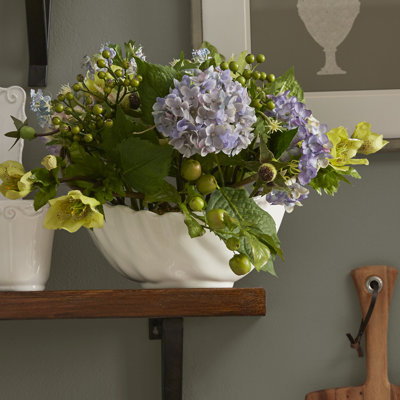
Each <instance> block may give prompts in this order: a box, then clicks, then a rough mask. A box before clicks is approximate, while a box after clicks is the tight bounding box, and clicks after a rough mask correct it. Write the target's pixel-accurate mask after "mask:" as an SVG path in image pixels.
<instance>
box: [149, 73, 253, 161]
mask: <svg viewBox="0 0 400 400" xmlns="http://www.w3.org/2000/svg"><path fill="white" fill-rule="evenodd" d="M193 74H194V75H193V76H188V75H184V76H183V78H182V79H181V81H178V80H174V88H173V89H170V93H169V94H168V95H167V96H165V97H163V98H157V101H156V103H155V104H154V106H153V110H154V112H153V116H154V121H155V124H156V127H157V129H158V131H159V132H161V133H162V134H163V135H164V136H166V137H169V138H170V141H169V143H170V144H171V145H172V146H173V147H174V148H175V149H176V150H178V151H179V152H180V153H181V154H183V155H184V156H185V157H190V156H192V155H194V154H200V155H202V156H206V155H207V154H210V153H219V152H221V151H222V152H224V153H225V154H227V155H235V154H238V153H239V152H240V151H241V150H243V149H245V148H246V147H248V145H249V144H250V143H251V142H252V140H253V139H254V133H253V128H252V125H253V124H254V123H255V121H256V117H255V110H254V108H253V107H250V102H251V100H250V97H249V95H248V93H247V89H246V88H244V87H243V86H242V85H241V84H240V83H238V82H235V81H233V80H232V77H231V75H230V71H229V70H226V71H221V69H219V68H216V69H214V68H213V67H210V68H208V69H207V70H205V71H201V70H194V71H193Z"/></svg>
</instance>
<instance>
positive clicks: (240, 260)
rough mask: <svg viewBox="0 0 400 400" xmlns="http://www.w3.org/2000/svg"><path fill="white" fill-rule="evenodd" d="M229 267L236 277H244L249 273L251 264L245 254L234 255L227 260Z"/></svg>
mask: <svg viewBox="0 0 400 400" xmlns="http://www.w3.org/2000/svg"><path fill="white" fill-rule="evenodd" d="M229 266H230V267H231V270H232V271H233V272H234V273H235V274H236V275H246V274H248V273H249V272H250V271H251V262H250V259H249V257H247V256H246V255H245V254H235V255H234V256H233V257H232V258H231V259H230V260H229Z"/></svg>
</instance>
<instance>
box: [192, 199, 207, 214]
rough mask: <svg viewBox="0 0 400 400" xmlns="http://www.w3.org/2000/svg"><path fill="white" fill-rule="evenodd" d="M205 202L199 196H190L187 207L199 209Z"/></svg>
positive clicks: (194, 209)
mask: <svg viewBox="0 0 400 400" xmlns="http://www.w3.org/2000/svg"><path fill="white" fill-rule="evenodd" d="M205 204H206V203H205V202H204V200H203V199H202V198H201V197H199V196H196V197H192V198H191V199H190V201H189V207H190V208H191V209H192V210H193V211H201V210H202V209H203V208H204V206H205Z"/></svg>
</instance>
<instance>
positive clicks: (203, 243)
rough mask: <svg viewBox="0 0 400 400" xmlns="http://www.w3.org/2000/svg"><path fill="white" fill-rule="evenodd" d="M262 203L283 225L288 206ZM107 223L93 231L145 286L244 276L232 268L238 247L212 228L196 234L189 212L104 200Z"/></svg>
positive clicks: (120, 266) (116, 262) (219, 283)
mask: <svg viewBox="0 0 400 400" xmlns="http://www.w3.org/2000/svg"><path fill="white" fill-rule="evenodd" d="M256 203H257V204H258V205H259V206H260V207H261V208H263V209H264V210H266V211H268V212H269V214H270V215H271V216H272V217H273V219H274V221H275V224H276V227H277V230H278V228H279V226H280V223H281V221H282V218H283V214H284V212H285V209H284V207H283V206H271V205H268V204H267V203H266V202H265V201H263V200H256ZM104 213H105V220H106V222H105V224H104V227H103V228H101V229H94V230H93V231H92V232H91V236H92V238H93V240H94V242H95V244H96V245H97V247H98V248H99V249H100V250H101V252H102V253H103V255H104V256H105V258H106V259H107V260H108V261H109V263H110V264H111V265H112V266H113V267H114V268H115V269H116V270H117V271H118V272H120V273H121V274H122V275H124V276H125V277H127V278H129V279H131V280H134V281H136V282H139V283H140V284H141V286H142V287H143V288H147V289H154V288H206V287H209V288H212V287H213V288H217V287H232V286H233V284H234V282H236V281H237V280H239V279H240V278H242V277H243V276H238V275H235V274H234V273H233V272H232V271H231V269H230V268H229V259H230V258H231V257H232V252H231V251H230V250H228V249H227V248H226V246H225V244H224V242H223V241H221V240H219V239H218V238H217V237H216V236H215V235H214V234H213V233H212V232H206V234H204V235H203V236H200V237H197V238H194V239H192V238H190V236H189V234H188V232H187V228H186V225H185V223H184V222H183V215H182V214H181V213H178V212H170V213H166V214H163V215H158V214H155V213H153V212H150V211H133V210H132V209H130V208H129V207H126V206H109V205H105V206H104Z"/></svg>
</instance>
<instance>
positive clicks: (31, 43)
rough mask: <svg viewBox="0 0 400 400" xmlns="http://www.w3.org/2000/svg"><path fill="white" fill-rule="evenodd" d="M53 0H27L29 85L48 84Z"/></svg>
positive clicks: (39, 85)
mask: <svg viewBox="0 0 400 400" xmlns="http://www.w3.org/2000/svg"><path fill="white" fill-rule="evenodd" d="M50 6H51V0H25V8H26V22H27V27H28V47H29V75H28V86H34V87H43V86H46V85H47V65H48V50H49V26H50Z"/></svg>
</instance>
